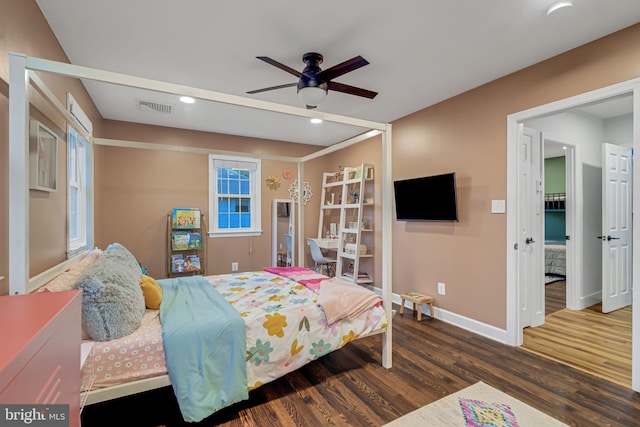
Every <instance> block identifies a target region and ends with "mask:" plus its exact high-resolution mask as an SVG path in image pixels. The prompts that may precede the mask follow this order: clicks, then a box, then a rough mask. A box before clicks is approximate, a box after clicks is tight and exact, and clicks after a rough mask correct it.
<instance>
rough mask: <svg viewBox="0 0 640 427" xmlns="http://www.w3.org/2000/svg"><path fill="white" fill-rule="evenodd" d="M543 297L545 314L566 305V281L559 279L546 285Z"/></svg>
mask: <svg viewBox="0 0 640 427" xmlns="http://www.w3.org/2000/svg"><path fill="white" fill-rule="evenodd" d="M544 299H545V302H544V311H545V315H546V316H548V315H550V314H551V313H555V312H556V311H560V310H562V309H563V308H565V307H566V306H567V282H566V281H565V280H559V281H557V282H553V283H549V284H548V285H546V286H545V291H544Z"/></svg>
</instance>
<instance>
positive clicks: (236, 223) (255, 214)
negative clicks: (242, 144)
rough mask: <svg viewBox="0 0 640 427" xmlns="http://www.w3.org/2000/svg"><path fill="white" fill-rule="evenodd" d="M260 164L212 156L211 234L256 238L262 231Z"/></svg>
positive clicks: (246, 160) (255, 160) (234, 158)
mask: <svg viewBox="0 0 640 427" xmlns="http://www.w3.org/2000/svg"><path fill="white" fill-rule="evenodd" d="M260 182H261V178H260V160H259V159H250V158H245V157H229V156H219V155H210V156H209V212H210V215H209V234H210V235H211V236H214V237H215V236H218V237H221V236H257V235H260V234H261V233H262V228H261V224H262V221H261V218H260V215H261V198H260Z"/></svg>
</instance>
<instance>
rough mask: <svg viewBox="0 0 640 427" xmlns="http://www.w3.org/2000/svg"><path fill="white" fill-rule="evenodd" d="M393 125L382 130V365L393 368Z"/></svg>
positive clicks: (388, 125)
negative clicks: (385, 324) (383, 323)
mask: <svg viewBox="0 0 640 427" xmlns="http://www.w3.org/2000/svg"><path fill="white" fill-rule="evenodd" d="M391 153H392V150H391V125H390V124H387V125H385V131H384V132H382V299H383V301H384V302H385V311H386V313H387V319H388V323H387V328H386V331H385V332H384V337H383V339H382V366H383V367H385V368H387V369H389V368H391V353H392V345H391V343H392V340H391V331H392V330H393V328H392V324H391V323H392V321H393V319H392V315H391V314H392V311H391V301H392V288H391V279H392V275H391V267H392V265H393V263H392V261H393V260H392V258H391V215H392V214H391V212H392V210H391V205H392V200H391V190H392V185H393V183H392V170H391V168H392V166H393V162H392V161H391Z"/></svg>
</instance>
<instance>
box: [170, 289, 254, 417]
mask: <svg viewBox="0 0 640 427" xmlns="http://www.w3.org/2000/svg"><path fill="white" fill-rule="evenodd" d="M158 284H160V286H161V287H162V304H161V305H160V322H161V324H162V339H163V341H164V349H165V356H166V359H167V369H168V371H169V378H170V379H171V384H172V385H173V390H174V393H175V395H176V398H177V399H178V404H179V405H180V411H181V412H182V416H183V418H184V419H185V421H188V422H194V421H201V420H202V419H204V418H206V417H208V416H209V415H211V414H212V413H214V412H215V411H217V410H219V409H221V408H224V407H226V406H229V405H231V404H233V403H236V402H240V401H242V400H246V399H248V397H249V394H248V392H247V364H246V348H247V347H246V333H245V324H244V320H243V319H242V317H241V316H240V313H238V312H237V311H236V309H234V308H233V307H232V306H231V305H230V304H229V303H228V302H227V301H226V300H225V299H224V298H223V297H222V296H221V295H220V294H218V292H216V290H215V289H213V287H212V286H211V284H210V283H209V282H208V281H207V280H206V279H205V278H203V277H202V276H188V277H179V278H175V279H161V280H158Z"/></svg>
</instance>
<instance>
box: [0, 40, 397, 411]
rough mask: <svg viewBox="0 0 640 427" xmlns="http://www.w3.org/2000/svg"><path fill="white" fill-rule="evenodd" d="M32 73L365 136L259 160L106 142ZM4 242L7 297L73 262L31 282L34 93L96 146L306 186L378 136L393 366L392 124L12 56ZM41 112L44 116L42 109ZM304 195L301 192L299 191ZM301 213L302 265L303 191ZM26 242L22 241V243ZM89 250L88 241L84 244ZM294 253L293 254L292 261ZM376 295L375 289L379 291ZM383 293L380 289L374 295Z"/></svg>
mask: <svg viewBox="0 0 640 427" xmlns="http://www.w3.org/2000/svg"><path fill="white" fill-rule="evenodd" d="M37 72H45V73H52V74H58V75H63V76H67V77H71V78H77V79H88V80H95V81H99V82H104V83H112V84H116V85H123V86H129V87H134V88H140V89H146V90H152V91H157V92H162V93H168V94H174V95H187V96H191V97H193V98H197V99H201V100H206V101H212V102H217V103H224V104H230V105H236V106H242V107H248V108H252V109H258V110H264V111H270V112H276V113H282V114H287V115H292V116H298V117H302V118H312V117H317V118H321V119H323V120H325V121H328V122H334V123H340V124H345V125H351V126H357V127H360V128H364V129H365V130H366V131H364V132H363V133H362V134H360V135H358V136H355V137H353V138H350V139H348V140H345V141H342V142H339V143H337V144H334V145H332V146H329V147H327V148H325V149H322V150H319V151H317V152H315V153H312V154H310V155H307V156H304V157H300V158H294V157H285V156H274V155H256V154H254V153H251V154H248V153H230V152H228V151H225V152H222V151H220V150H208V149H201V148H193V147H183V146H170V145H164V144H153V143H143V142H135V141H122V140H110V139H102V138H94V137H92V135H91V134H89V133H88V132H87V131H85V129H83V128H82V127H81V126H79V125H78V123H77V122H76V120H75V119H74V118H73V117H72V116H71V115H70V114H69V113H68V112H67V110H66V108H64V106H63V105H62V104H61V103H60V101H59V100H58V99H57V98H56V96H55V95H54V94H53V92H52V91H51V90H50V89H49V88H48V87H47V86H46V85H45V83H44V82H43V81H42V80H41V79H40V77H39V76H38V74H37ZM9 77H10V79H9V80H10V84H9V241H10V242H12V243H11V251H10V252H9V275H8V276H9V293H10V295H17V294H24V293H28V292H31V291H33V290H34V289H36V288H37V287H38V286H40V285H42V284H43V283H45V282H46V281H48V280H50V279H51V278H53V277H55V276H56V275H58V274H59V273H61V272H62V271H64V270H65V269H67V268H68V267H69V266H70V265H71V264H73V263H74V259H70V260H67V261H65V262H63V263H61V264H60V265H57V266H55V267H53V268H51V269H49V270H47V271H45V272H43V273H41V274H39V275H38V276H35V277H32V278H30V277H29V238H28V236H29V149H28V148H29V119H30V113H29V109H30V95H32V93H31V90H32V89H35V90H36V91H37V92H38V93H39V95H41V96H42V97H43V98H44V99H45V100H46V101H47V102H48V105H49V107H53V110H54V113H58V114H60V115H61V116H62V117H64V120H65V121H66V124H67V125H68V126H72V127H73V128H74V129H76V130H77V131H78V132H79V133H80V134H82V135H83V136H84V137H85V138H86V139H87V141H89V142H90V143H92V144H96V145H105V146H117V147H130V148H137V149H149V150H169V151H179V152H191V153H202V154H210V153H218V154H234V155H239V156H242V155H244V156H247V155H251V156H254V157H255V156H258V157H260V158H262V159H269V160H282V161H289V162H295V163H297V165H298V176H299V179H300V181H301V182H303V181H304V165H305V162H307V161H310V160H313V159H316V158H318V157H321V156H324V155H327V154H329V153H333V152H335V151H337V150H341V149H343V148H346V147H349V146H351V145H353V144H357V143H359V142H362V141H364V140H367V139H369V138H371V137H374V136H377V135H380V134H381V139H382V164H381V165H380V166H381V173H380V174H378V175H377V176H379V177H381V178H382V183H381V189H382V209H381V212H382V218H381V224H382V252H381V262H382V280H381V283H382V289H381V297H382V300H383V307H384V311H385V313H386V316H387V319H388V324H387V326H386V327H385V328H384V329H383V330H382V333H383V334H384V337H383V340H382V366H383V367H385V368H390V367H391V363H392V361H391V354H392V350H391V343H392V321H391V320H392V310H391V305H392V287H391V277H392V275H391V265H392V255H391V241H392V239H391V217H392V213H391V211H392V200H391V194H392V193H391V192H392V179H391V177H392V173H391V172H392V171H391V167H392V161H391V153H392V150H391V125H390V124H385V123H377V122H372V121H368V120H362V119H357V118H351V117H345V116H340V115H336V114H331V113H326V112H321V111H315V110H313V111H312V110H307V109H303V108H297V107H292V106H288V105H281V104H276V103H271V102H266V101H261V100H255V99H251V98H244V97H240V96H235V95H228V94H223V93H219V92H214V91H210V90H205V89H199V88H194V87H189V86H182V85H177V84H172V83H167V82H161V81H157V80H151V79H146V78H140V77H134V76H129V75H125V74H120V73H114V72H108V71H103V70H97V69H92V68H87V67H82V66H76V65H72V64H67V63H61V62H55V61H51V60H46V59H41V58H34V57H28V56H25V55H22V54H17V53H10V54H9ZM45 114H48V112H46V111H45ZM299 191H300V192H302V189H300V190H299ZM297 203H298V209H296V210H295V211H296V215H297V221H296V229H297V232H296V240H297V244H296V245H295V246H296V248H297V250H296V254H295V255H297V260H298V265H304V247H305V244H304V239H305V237H304V233H303V232H302V230H304V215H303V212H304V207H303V205H302V203H303V197H302V194H299V197H298V201H297ZM25 237H26V238H25ZM89 243H90V245H91V246H92V244H93V242H89ZM295 255H294V256H295ZM378 292H379V291H378ZM379 293H380V292H379ZM166 385H169V380H168V378H166V376H165V377H160V378H152V379H148V380H142V381H136V382H134V383H130V384H124V385H121V386H115V387H110V388H109V389H106V390H97V391H96V394H95V395H93V396H92V395H91V394H92V393H93V392H90V393H89V394H90V396H89V400H88V402H87V403H95V402H99V401H103V400H109V399H113V398H115V397H120V396H125V395H129V394H134V393H138V392H141V391H145V390H150V389H154V388H158V387H163V386H166Z"/></svg>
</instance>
